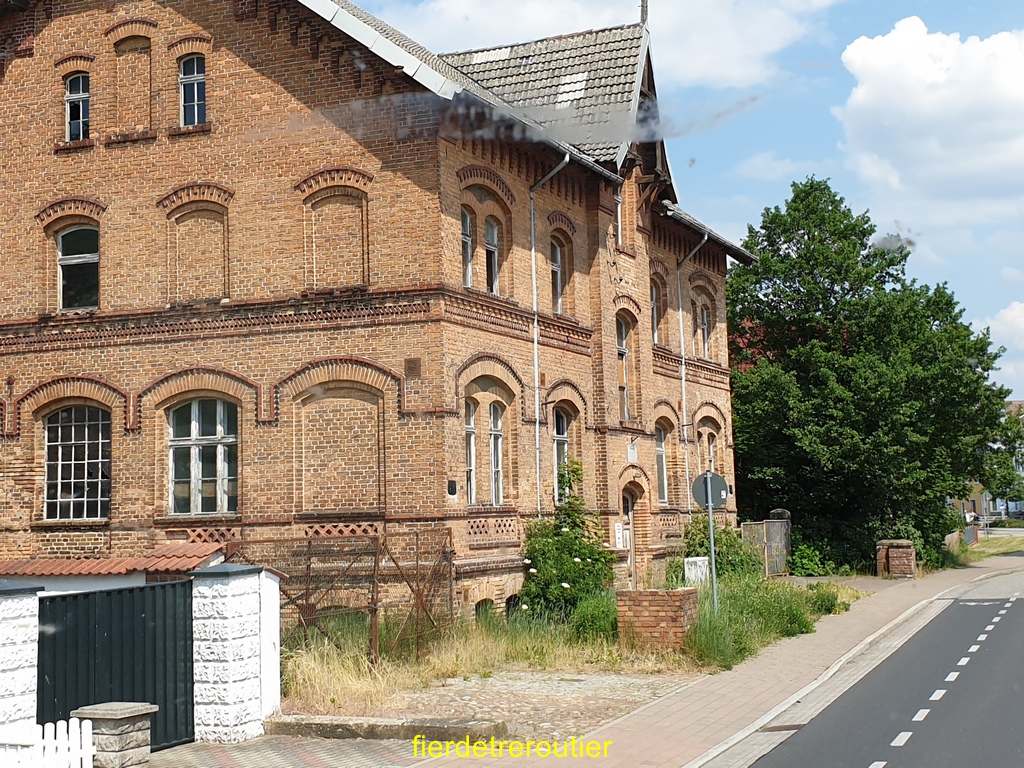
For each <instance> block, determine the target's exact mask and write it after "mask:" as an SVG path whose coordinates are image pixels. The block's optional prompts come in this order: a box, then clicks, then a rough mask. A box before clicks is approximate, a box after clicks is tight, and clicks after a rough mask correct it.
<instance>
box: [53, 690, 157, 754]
mask: <svg viewBox="0 0 1024 768" xmlns="http://www.w3.org/2000/svg"><path fill="white" fill-rule="evenodd" d="M158 709H160V707H158V706H157V705H156V704H142V703H138V702H130V701H110V702H107V703H106V704H92V705H90V706H88V707H79V708H78V709H76V710H74V711H72V713H71V716H72V717H77V718H78V719H79V720H91V721H92V743H93V745H94V746H95V747H96V756H95V757H94V758H93V765H94V766H95V768H140V767H144V766H147V765H149V748H150V744H151V743H152V741H151V739H150V735H151V734H150V722H151V720H152V717H153V713H154V712H156V711H157V710H158Z"/></svg>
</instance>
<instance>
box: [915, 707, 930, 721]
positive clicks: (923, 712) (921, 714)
mask: <svg viewBox="0 0 1024 768" xmlns="http://www.w3.org/2000/svg"><path fill="white" fill-rule="evenodd" d="M929 712H931V710H930V709H919V710H918V711H917V714H916V715H914V722H915V723H920V722H921V721H922V720H924V719H925V718H926V717H928V713H929Z"/></svg>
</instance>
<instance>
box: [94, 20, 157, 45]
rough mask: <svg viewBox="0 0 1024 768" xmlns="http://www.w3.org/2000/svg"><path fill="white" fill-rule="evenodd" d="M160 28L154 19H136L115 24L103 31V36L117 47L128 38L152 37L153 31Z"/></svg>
mask: <svg viewBox="0 0 1024 768" xmlns="http://www.w3.org/2000/svg"><path fill="white" fill-rule="evenodd" d="M159 26H160V25H159V24H157V23H156V22H155V21H153V19H147V18H143V17H135V18H131V19H123V20H121V21H117V22H114V23H113V24H111V25H110V26H109V27H107V28H106V29H105V30H103V35H104V37H106V38H107V39H108V40H109V41H110V42H112V43H114V44H115V45H117V43H119V42H121V41H122V40H124V39H125V38H128V37H151V36H152V35H153V30H154V29H156V28H157V27H159Z"/></svg>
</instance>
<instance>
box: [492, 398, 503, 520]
mask: <svg viewBox="0 0 1024 768" xmlns="http://www.w3.org/2000/svg"><path fill="white" fill-rule="evenodd" d="M504 418H505V406H503V405H502V404H501V403H491V505H492V506H495V507H500V506H501V505H502V504H503V503H504V501H505V486H504V480H503V478H502V464H503V462H502V451H503V450H504V441H505V430H504Z"/></svg>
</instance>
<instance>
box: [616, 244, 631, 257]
mask: <svg viewBox="0 0 1024 768" xmlns="http://www.w3.org/2000/svg"><path fill="white" fill-rule="evenodd" d="M615 252H616V253H619V254H622V255H623V256H629V258H631V259H635V258H636V249H635V248H633V247H632V246H629V245H619V246H616V248H615Z"/></svg>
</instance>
